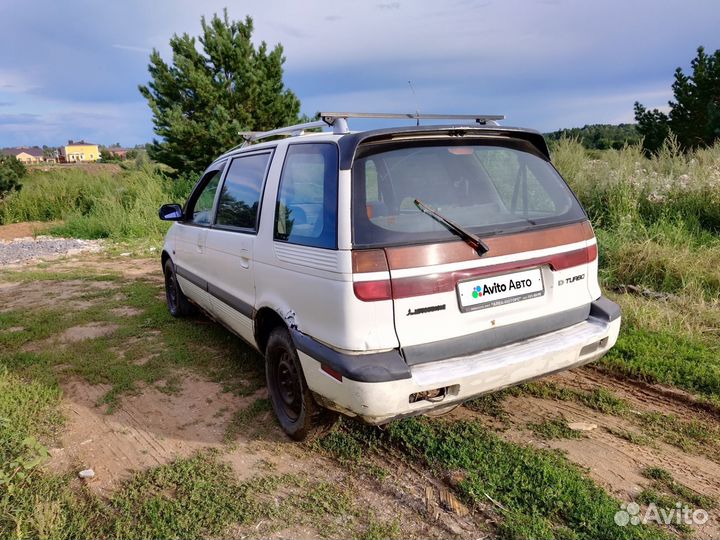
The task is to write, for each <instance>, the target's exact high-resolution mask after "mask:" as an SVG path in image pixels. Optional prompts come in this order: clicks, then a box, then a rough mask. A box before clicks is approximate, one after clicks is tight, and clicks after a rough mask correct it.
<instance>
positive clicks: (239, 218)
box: [215, 153, 270, 231]
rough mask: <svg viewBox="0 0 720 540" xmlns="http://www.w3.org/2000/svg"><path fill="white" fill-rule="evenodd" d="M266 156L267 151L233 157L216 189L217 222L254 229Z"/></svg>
mask: <svg viewBox="0 0 720 540" xmlns="http://www.w3.org/2000/svg"><path fill="white" fill-rule="evenodd" d="M269 159H270V154H269V153H264V154H253V155H251V156H241V157H238V158H235V159H233V161H232V163H231V164H230V169H229V170H228V173H227V176H226V177H225V183H224V184H223V187H222V191H220V199H219V200H218V210H217V218H216V220H215V223H216V224H217V225H224V226H226V227H238V228H241V229H251V230H253V231H256V230H257V221H258V208H259V206H260V192H261V191H262V184H263V179H264V178H265V170H266V169H267V164H268V160H269Z"/></svg>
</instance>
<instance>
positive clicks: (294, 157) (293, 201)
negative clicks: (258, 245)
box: [275, 143, 338, 249]
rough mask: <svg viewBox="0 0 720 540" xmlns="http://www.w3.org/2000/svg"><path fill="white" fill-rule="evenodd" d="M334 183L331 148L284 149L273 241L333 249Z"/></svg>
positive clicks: (335, 165)
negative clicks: (285, 151) (285, 154)
mask: <svg viewBox="0 0 720 540" xmlns="http://www.w3.org/2000/svg"><path fill="white" fill-rule="evenodd" d="M337 183H338V154H337V148H336V146H335V145H334V144H326V143H325V144H323V143H319V144H293V145H290V146H288V151H287V156H286V157H285V164H284V165H283V171H282V176H281V177H280V188H279V190H278V200H277V205H276V210H275V239H276V240H281V241H285V242H289V243H291V244H300V245H303V246H312V247H320V248H329V249H335V248H336V247H337Z"/></svg>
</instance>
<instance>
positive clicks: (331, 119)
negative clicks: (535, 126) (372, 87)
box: [320, 112, 505, 126]
mask: <svg viewBox="0 0 720 540" xmlns="http://www.w3.org/2000/svg"><path fill="white" fill-rule="evenodd" d="M320 118H322V119H323V120H324V121H325V123H327V124H328V125H330V126H332V125H334V124H335V122H336V121H337V120H338V119H344V120H347V119H348V118H392V119H396V120H474V121H475V122H477V123H478V124H486V123H488V122H496V121H498V120H505V115H504V114H429V113H428V114H426V113H362V112H321V113H320Z"/></svg>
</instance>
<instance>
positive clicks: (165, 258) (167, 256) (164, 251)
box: [160, 249, 170, 272]
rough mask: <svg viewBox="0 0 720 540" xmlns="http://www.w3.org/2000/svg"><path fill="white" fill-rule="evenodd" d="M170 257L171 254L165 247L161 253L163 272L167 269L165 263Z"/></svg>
mask: <svg viewBox="0 0 720 540" xmlns="http://www.w3.org/2000/svg"><path fill="white" fill-rule="evenodd" d="M169 258H170V254H169V253H168V252H167V251H166V250H164V249H163V251H162V254H161V255H160V264H161V265H162V269H163V272H164V271H165V263H166V262H167V260H168V259H169Z"/></svg>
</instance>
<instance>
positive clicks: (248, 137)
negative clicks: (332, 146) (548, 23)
mask: <svg viewBox="0 0 720 540" xmlns="http://www.w3.org/2000/svg"><path fill="white" fill-rule="evenodd" d="M319 115H320V118H322V120H316V121H314V122H305V123H303V124H295V125H293V126H287V127H282V128H278V129H273V130H271V131H243V132H241V133H240V135H241V136H242V137H243V139H245V141H244V142H243V143H242V144H240V145H238V146H236V147H235V148H233V149H232V150H235V149H236V148H242V147H244V146H245V145H248V144H251V143H254V142H256V141H259V140H262V139H267V138H269V137H277V136H282V135H284V136H290V137H296V136H299V135H303V134H304V133H305V130H307V129H317V128H323V127H326V126H332V128H333V133H335V134H343V133H349V132H350V130H349V129H348V124H347V120H348V118H378V119H396V120H417V121H418V123H419V122H420V120H473V121H475V122H476V123H478V124H481V125H492V126H496V125H497V121H498V120H504V119H505V115H503V114H425V113H363V112H321V113H319Z"/></svg>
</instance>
